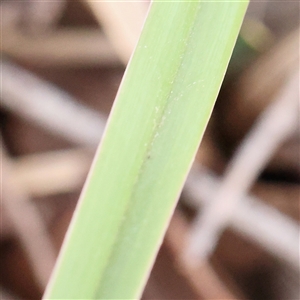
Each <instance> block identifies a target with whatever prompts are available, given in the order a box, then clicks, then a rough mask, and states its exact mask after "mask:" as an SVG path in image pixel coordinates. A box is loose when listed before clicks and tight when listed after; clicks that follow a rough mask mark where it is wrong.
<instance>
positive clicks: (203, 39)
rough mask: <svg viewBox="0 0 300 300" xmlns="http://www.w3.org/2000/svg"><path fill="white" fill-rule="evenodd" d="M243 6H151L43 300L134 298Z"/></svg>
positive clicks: (181, 180) (216, 86)
mask: <svg viewBox="0 0 300 300" xmlns="http://www.w3.org/2000/svg"><path fill="white" fill-rule="evenodd" d="M247 4H248V2H247V1H228V0H227V1H207V0H206V1H201V0H198V1H184V0H180V1H154V2H153V3H152V4H151V8H150V11H149V13H148V17H147V20H146V23H145V25H144V28H143V31H142V34H141V37H140V40H139V42H138V45H137V47H136V49H135V52H134V55H133V57H132V59H131V61H130V63H129V65H128V67H127V70H126V72H125V75H124V78H123V81H122V83H121V86H120V89H119V92H118V95H117V98H116V100H115V103H114V106H113V109H112V112H111V114H110V117H109V120H108V124H107V127H106V131H105V134H104V136H103V139H102V141H101V144H100V146H99V149H98V151H97V154H96V157H95V159H94V162H93V165H92V168H91V171H90V173H89V176H88V179H87V181H86V184H85V186H84V189H83V192H82V195H81V198H80V200H79V204H78V206H77V208H76V211H75V213H74V217H73V220H72V222H71V225H70V228H69V231H68V233H67V236H66V239H65V241H64V245H63V247H62V250H61V253H60V256H59V259H58V262H57V265H56V267H55V270H54V272H53V274H52V278H51V280H50V283H49V285H48V287H47V291H46V294H45V297H44V298H45V299H137V298H139V297H140V295H141V293H142V291H143V288H144V285H145V282H146V281H147V278H148V276H149V272H150V270H151V267H152V265H153V262H154V260H155V257H156V254H157V251H158V249H159V247H160V245H161V242H162V239H163V236H164V233H165V231H166V228H167V226H168V223H169V220H170V218H171V216H172V212H173V210H174V207H175V205H176V202H177V199H178V197H179V195H180V192H181V189H182V186H183V184H184V181H185V179H186V176H187V174H188V172H189V169H190V167H191V164H192V162H193V159H194V157H195V154H196V151H197V148H198V146H199V143H200V140H201V137H202V135H203V132H204V130H205V127H206V125H207V122H208V120H209V117H210V114H211V111H212V109H213V106H214V103H215V100H216V97H217V95H218V92H219V89H220V85H221V82H222V80H223V77H224V74H225V71H226V68H227V65H228V62H229V59H230V56H231V53H232V50H233V47H234V44H235V41H236V38H237V35H238V32H239V29H240V26H241V23H242V20H243V17H244V13H245V10H246V8H247Z"/></svg>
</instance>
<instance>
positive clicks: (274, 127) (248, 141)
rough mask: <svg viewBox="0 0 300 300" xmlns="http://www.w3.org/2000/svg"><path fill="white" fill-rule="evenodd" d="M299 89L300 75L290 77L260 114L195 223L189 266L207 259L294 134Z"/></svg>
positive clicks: (191, 238) (188, 256) (189, 250)
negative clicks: (250, 191) (279, 149)
mask: <svg viewBox="0 0 300 300" xmlns="http://www.w3.org/2000/svg"><path fill="white" fill-rule="evenodd" d="M298 86H299V74H298V73H295V74H292V76H291V77H290V78H289V80H288V82H287V84H286V85H285V86H284V88H283V89H282V91H281V93H280V94H279V95H278V97H277V99H276V101H274V103H272V104H271V105H270V106H269V107H268V108H267V109H266V110H265V111H264V112H263V113H262V115H261V117H260V118H259V120H258V121H257V123H256V124H255V125H254V127H253V128H252V130H251V131H250V133H249V134H248V135H247V137H246V138H245V140H244V142H243V143H242V144H241V146H240V147H239V148H238V150H237V152H236V155H235V156H234V158H233V160H232V161H231V163H230V165H229V167H228V169H227V171H226V173H225V175H224V179H223V181H222V183H221V185H220V187H219V189H218V191H217V192H216V194H215V195H214V197H213V201H212V202H211V203H210V204H209V205H207V206H206V207H205V208H204V211H203V212H202V214H199V216H198V217H197V219H196V221H195V223H194V226H193V230H192V232H191V237H190V243H189V247H188V250H187V259H188V260H189V261H190V263H191V264H195V262H196V261H199V260H205V259H206V258H207V257H208V256H209V255H210V253H211V252H212V251H213V249H214V247H215V245H216V243H217V241H218V238H219V236H220V234H221V233H222V231H223V229H224V228H225V227H226V226H227V224H228V223H229V221H230V219H231V218H232V215H233V212H234V210H235V209H236V207H237V206H238V205H239V202H240V200H241V199H242V198H243V197H244V195H245V194H246V193H247V191H248V189H249V187H250V186H251V185H252V183H253V182H254V181H255V179H256V177H257V176H258V175H259V172H260V171H261V170H262V168H263V167H264V166H265V164H266V163H267V162H268V161H269V160H270V158H271V156H272V154H273V153H274V151H275V150H276V149H277V147H278V146H279V145H280V144H281V143H282V141H284V140H285V139H286V138H287V136H289V135H290V134H292V132H293V131H294V130H295V128H296V126H297V121H298V109H299V99H298ZM274 230H276V229H275V228H274Z"/></svg>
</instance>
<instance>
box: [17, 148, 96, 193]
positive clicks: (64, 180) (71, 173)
mask: <svg viewBox="0 0 300 300" xmlns="http://www.w3.org/2000/svg"><path fill="white" fill-rule="evenodd" d="M92 158H93V155H92V151H87V150H86V149H71V150H60V151H51V152H44V153H41V154H31V155H23V156H22V157H20V158H17V159H15V160H14V177H15V181H16V182H17V183H18V185H19V186H20V187H22V188H24V189H26V191H27V192H28V193H29V194H30V195H31V196H33V197H43V196H47V195H53V194H58V193H67V192H70V191H73V190H74V189H76V188H78V187H79V186H80V185H83V183H84V179H85V177H86V175H87V173H88V170H89V168H90V165H91V162H92Z"/></svg>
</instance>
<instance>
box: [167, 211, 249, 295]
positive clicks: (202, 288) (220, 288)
mask: <svg viewBox="0 0 300 300" xmlns="http://www.w3.org/2000/svg"><path fill="white" fill-rule="evenodd" d="M188 232H189V226H188V224H187V221H186V220H185V218H184V217H183V216H182V215H181V213H180V212H179V211H175V213H174V215H173V218H172V220H171V223H170V226H169V229H168V231H167V233H166V238H165V239H166V242H167V244H169V245H170V247H171V249H172V251H173V252H174V254H175V257H177V258H178V259H179V261H178V265H179V267H180V270H181V271H182V273H183V274H184V275H185V277H186V279H187V280H188V281H189V283H190V285H191V286H192V287H193V289H194V291H195V292H196V293H197V294H198V295H199V299H228V300H229V299H239V300H241V299H244V297H241V292H240V291H238V292H237V291H232V290H229V288H228V287H227V286H226V285H225V284H224V283H223V282H222V280H221V279H220V278H219V276H218V275H217V274H216V272H215V271H214V270H213V268H212V267H211V266H210V265H209V263H206V264H203V265H202V266H201V267H200V268H191V267H190V265H189V264H186V263H185V260H183V259H182V257H183V250H184V248H185V241H186V236H187V235H188Z"/></svg>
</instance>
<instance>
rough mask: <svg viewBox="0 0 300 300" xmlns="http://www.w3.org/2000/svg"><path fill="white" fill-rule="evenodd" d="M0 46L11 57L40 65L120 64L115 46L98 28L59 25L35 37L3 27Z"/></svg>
mask: <svg viewBox="0 0 300 300" xmlns="http://www.w3.org/2000/svg"><path fill="white" fill-rule="evenodd" d="M0 49H1V51H2V52H3V53H5V54H8V55H9V56H10V57H13V58H15V59H18V60H23V61H27V62H28V61H30V63H31V64H34V65H37V66H39V67H47V66H52V67H53V66H59V67H65V66H70V65H71V66H73V67H76V66H77V67H81V66H95V65H102V66H114V65H119V64H120V61H119V59H118V57H117V55H116V54H115V51H114V49H113V48H112V47H111V45H110V44H109V42H108V41H107V38H106V37H105V36H104V34H102V33H101V32H99V30H98V29H76V30H74V29H60V30H56V31H55V32H53V33H48V34H47V35H46V36H37V37H31V36H27V35H24V34H21V33H20V32H17V31H16V30H11V28H9V29H3V33H2V43H1V45H0Z"/></svg>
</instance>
